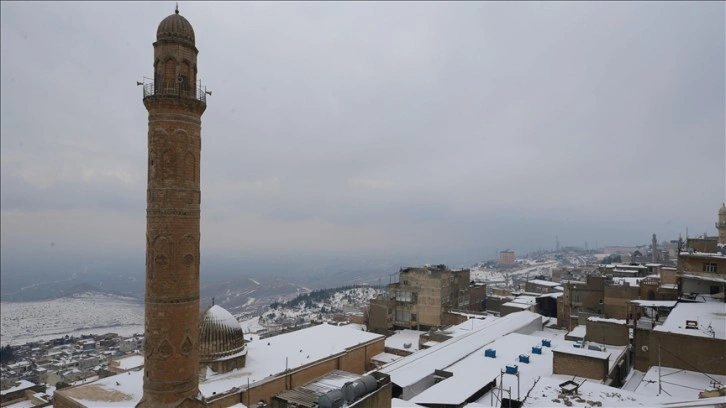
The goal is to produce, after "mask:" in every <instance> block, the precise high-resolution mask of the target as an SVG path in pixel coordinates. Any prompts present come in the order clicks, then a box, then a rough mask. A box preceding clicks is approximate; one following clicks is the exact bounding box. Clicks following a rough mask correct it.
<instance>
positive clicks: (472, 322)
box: [443, 316, 498, 337]
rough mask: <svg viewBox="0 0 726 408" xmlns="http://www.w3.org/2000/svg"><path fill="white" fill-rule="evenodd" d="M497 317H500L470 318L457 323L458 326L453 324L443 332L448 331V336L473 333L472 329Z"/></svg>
mask: <svg viewBox="0 0 726 408" xmlns="http://www.w3.org/2000/svg"><path fill="white" fill-rule="evenodd" d="M496 319H498V317H495V316H487V317H485V318H484V319H469V320H466V321H464V322H461V323H459V324H457V325H456V326H451V327H449V328H448V329H446V330H443V332H444V333H446V335H447V336H451V337H458V336H462V335H464V334H467V333H471V332H472V331H474V330H477V329H479V328H480V327H483V326H485V325H487V324H489V323H491V322H492V321H494V320H496Z"/></svg>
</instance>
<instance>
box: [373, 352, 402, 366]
mask: <svg viewBox="0 0 726 408" xmlns="http://www.w3.org/2000/svg"><path fill="white" fill-rule="evenodd" d="M399 358H401V356H398V355H396V354H391V353H378V354H376V355H375V356H373V357H371V361H375V362H378V363H383V364H388V363H390V362H392V361H396V360H398V359H399Z"/></svg>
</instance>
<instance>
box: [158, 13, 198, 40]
mask: <svg viewBox="0 0 726 408" xmlns="http://www.w3.org/2000/svg"><path fill="white" fill-rule="evenodd" d="M156 40H157V41H160V40H170V41H181V42H185V43H188V44H190V45H192V46H194V29H193V28H192V25H191V24H190V23H189V21H188V20H187V19H186V18H184V17H182V16H181V15H179V10H178V9H177V10H176V11H175V12H174V14H172V15H170V16H169V17H167V18H165V19H163V20H161V23H159V28H157V29H156Z"/></svg>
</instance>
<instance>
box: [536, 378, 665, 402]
mask: <svg viewBox="0 0 726 408" xmlns="http://www.w3.org/2000/svg"><path fill="white" fill-rule="evenodd" d="M567 380H573V378H572V376H565V375H557V374H555V375H552V376H550V377H542V378H540V380H539V381H538V382H537V384H536V385H535V386H534V387H533V388H532V389H531V391H529V388H526V390H528V391H529V397H527V399H526V400H525V401H524V406H527V407H565V406H567V407H591V406H603V407H625V406H627V407H632V406H645V407H654V406H659V405H661V403H662V402H663V401H668V400H669V399H668V398H651V397H645V396H643V395H638V394H635V393H634V392H631V391H627V390H624V389H620V388H613V387H610V386H607V385H604V384H601V383H598V382H595V381H593V380H587V379H584V378H575V379H574V381H575V382H577V383H578V384H579V383H581V382H582V385H580V387H579V388H578V390H577V394H578V395H577V396H574V395H573V396H570V397H568V398H567V399H565V398H563V397H561V396H560V386H559V385H560V384H561V383H563V382H565V381H567ZM583 381H584V382H583ZM526 392H527V391H525V393H526ZM579 401H582V402H579Z"/></svg>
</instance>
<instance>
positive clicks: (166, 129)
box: [137, 9, 207, 408]
mask: <svg viewBox="0 0 726 408" xmlns="http://www.w3.org/2000/svg"><path fill="white" fill-rule="evenodd" d="M198 53H199V51H198V50H197V48H196V47H195V45H194V30H193V29H192V26H191V24H189V22H188V21H187V20H186V19H185V18H184V17H182V16H180V15H179V10H178V9H177V10H176V12H175V14H172V15H170V16H169V17H167V18H165V19H164V20H163V21H162V22H161V23H160V24H159V28H158V29H157V31H156V42H155V43H154V82H153V83H147V84H144V106H146V109H147V110H148V111H149V163H148V165H149V173H148V188H147V190H146V206H147V207H146V208H147V209H146V296H145V304H146V312H145V313H146V315H145V332H144V356H145V363H144V395H143V397H142V399H141V401H140V402H139V403H138V405H137V406H139V407H162V408H164V407H178V406H185V407H186V406H196V405H198V404H199V401H198V400H196V397H197V394H199V204H200V198H201V195H200V190H199V157H200V154H201V136H200V131H201V117H202V113H204V110H205V109H206V107H207V105H206V94H205V93H204V92H203V91H202V90H201V89H200V87H199V86H198V84H197V54H198Z"/></svg>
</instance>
